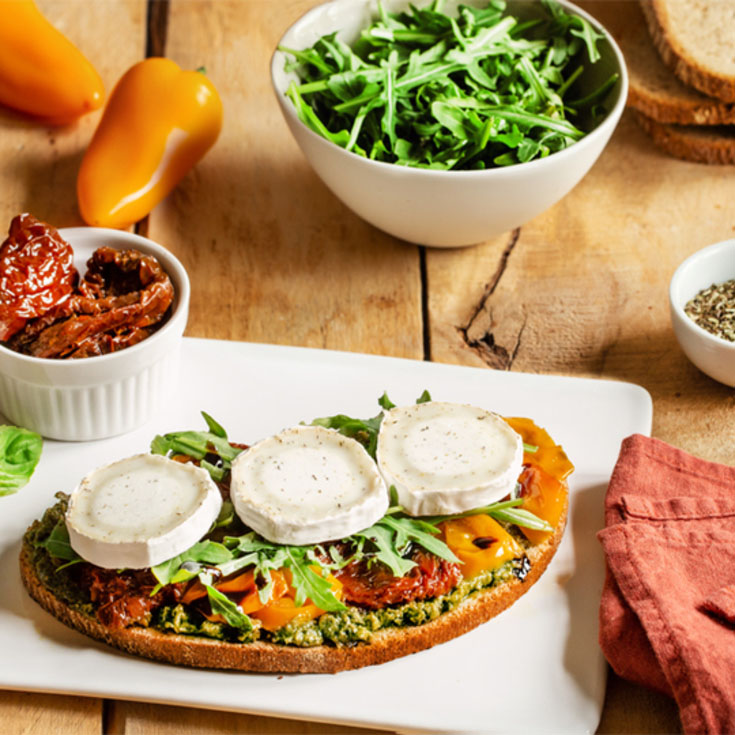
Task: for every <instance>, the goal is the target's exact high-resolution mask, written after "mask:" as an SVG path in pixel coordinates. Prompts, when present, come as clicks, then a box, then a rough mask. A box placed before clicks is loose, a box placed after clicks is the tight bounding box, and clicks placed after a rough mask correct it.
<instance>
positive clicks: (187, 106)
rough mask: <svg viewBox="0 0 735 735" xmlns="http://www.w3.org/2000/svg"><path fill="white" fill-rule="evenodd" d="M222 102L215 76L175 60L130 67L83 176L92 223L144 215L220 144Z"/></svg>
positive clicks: (80, 183)
mask: <svg viewBox="0 0 735 735" xmlns="http://www.w3.org/2000/svg"><path fill="white" fill-rule="evenodd" d="M221 127H222V102H221V100H220V97H219V94H217V90H216V89H215V87H214V85H213V84H212V82H211V81H210V80H209V79H207V77H206V76H205V75H204V74H203V73H201V72H198V71H183V70H182V69H180V68H179V66H178V65H177V64H176V63H174V62H173V61H171V60H170V59H164V58H152V59H146V60H145V61H141V62H140V63H138V64H136V65H135V66H133V67H131V68H130V69H129V70H128V71H127V72H126V73H125V74H124V75H123V77H122V78H121V79H120V81H119V82H118V83H117V86H116V87H115V89H114V90H113V91H112V94H111V95H110V99H109V101H108V103H107V106H106V107H105V111H104V113H103V115H102V119H101V120H100V123H99V126H98V127H97V130H96V131H95V134H94V137H93V138H92V142H91V143H90V145H89V148H88V149H87V152H86V153H85V155H84V158H83V160H82V165H81V168H80V170H79V176H78V178H77V198H78V201H79V211H80V212H81V215H82V217H83V219H84V221H85V222H86V223H87V224H89V225H95V226H99V227H118V228H124V227H128V226H130V225H131V224H133V223H134V222H137V221H138V220H140V219H142V218H143V217H145V216H146V215H147V214H148V213H149V212H150V211H151V210H152V209H153V208H154V207H155V206H156V205H157V204H158V203H159V202H160V201H161V200H162V199H164V198H165V197H166V196H167V195H168V194H169V192H170V191H171V190H172V189H173V188H174V187H175V186H176V185H177V184H178V183H179V181H180V180H181V179H182V178H183V177H184V176H185V175H186V173H187V172H188V171H189V170H190V169H191V168H192V167H193V166H194V164H196V163H197V161H199V160H200V159H201V158H202V156H203V155H204V154H205V153H206V152H207V151H208V150H209V149H210V148H211V146H212V145H214V142H215V141H216V140H217V137H218V136H219V133H220V129H221Z"/></svg>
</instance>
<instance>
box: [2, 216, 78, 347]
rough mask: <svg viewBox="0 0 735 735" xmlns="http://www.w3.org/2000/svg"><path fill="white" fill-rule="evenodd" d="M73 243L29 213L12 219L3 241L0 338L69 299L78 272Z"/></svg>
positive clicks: (16, 330) (6, 336)
mask: <svg viewBox="0 0 735 735" xmlns="http://www.w3.org/2000/svg"><path fill="white" fill-rule="evenodd" d="M73 258H74V253H73V252H72V248H71V245H69V244H68V243H67V242H65V241H64V240H63V239H62V238H61V236H60V235H59V233H58V232H57V231H56V230H55V229H54V228H53V227H50V226H49V225H47V224H44V223H43V222H39V221H38V220H37V219H36V218H35V217H33V216H32V215H30V214H19V215H18V216H17V217H14V218H13V220H12V221H11V223H10V229H9V231H8V238H7V239H6V240H5V242H3V244H2V245H0V341H3V342H4V341H6V340H8V339H10V338H11V337H12V336H13V335H14V334H16V333H17V332H19V331H20V330H21V329H23V327H24V326H25V325H26V323H27V322H28V320H29V319H35V318H37V317H40V316H43V315H44V314H46V313H47V312H49V311H50V310H51V309H53V308H54V307H56V306H58V305H59V304H62V303H63V302H64V301H66V300H68V299H69V296H70V295H71V293H72V290H73V288H74V285H75V283H76V282H77V279H78V274H77V271H76V269H75V268H74V263H73Z"/></svg>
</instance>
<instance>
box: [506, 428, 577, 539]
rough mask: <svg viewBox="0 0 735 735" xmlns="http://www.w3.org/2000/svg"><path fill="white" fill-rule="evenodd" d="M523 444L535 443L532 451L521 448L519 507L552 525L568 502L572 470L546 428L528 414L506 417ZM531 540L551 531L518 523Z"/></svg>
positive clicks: (562, 451)
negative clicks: (528, 416) (522, 451)
mask: <svg viewBox="0 0 735 735" xmlns="http://www.w3.org/2000/svg"><path fill="white" fill-rule="evenodd" d="M506 421H507V422H508V424H509V425H510V427H511V428H512V429H513V430H514V431H517V432H518V433H519V434H520V435H521V437H522V438H523V441H524V442H525V443H526V444H529V445H533V446H535V447H536V451H534V452H524V454H523V472H522V473H521V476H520V477H519V478H518V480H519V482H520V484H521V497H522V498H523V505H521V508H523V509H524V510H527V511H529V513H533V514H534V515H536V516H538V517H539V518H542V519H543V520H545V521H548V522H549V523H550V524H551V525H552V526H553V527H554V528H556V526H557V525H558V524H559V519H560V518H561V516H562V513H563V512H564V508H565V507H566V504H567V495H568V488H567V481H566V478H567V477H568V476H569V475H570V474H571V473H572V472H573V471H574V465H573V464H572V463H571V462H570V461H569V458H568V457H567V455H566V453H565V452H564V450H563V449H562V448H561V447H560V446H559V445H558V444H556V442H555V441H554V440H553V439H552V438H551V437H550V436H549V434H548V432H547V431H546V429H542V428H541V427H540V426H536V424H535V423H534V422H533V421H531V419H527V418H506ZM521 531H522V532H523V534H524V535H525V537H526V538H527V539H528V540H529V541H530V542H531V543H532V544H541V543H543V542H544V541H545V540H546V539H547V538H548V537H549V536H551V534H552V532H551V531H536V530H534V529H532V528H524V527H521Z"/></svg>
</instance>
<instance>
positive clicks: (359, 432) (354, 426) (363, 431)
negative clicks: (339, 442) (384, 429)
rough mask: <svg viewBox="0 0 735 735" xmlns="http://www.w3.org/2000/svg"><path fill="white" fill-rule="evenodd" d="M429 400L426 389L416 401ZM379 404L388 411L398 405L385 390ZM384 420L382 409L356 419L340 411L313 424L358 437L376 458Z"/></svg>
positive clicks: (351, 436) (312, 423)
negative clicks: (379, 433) (363, 417)
mask: <svg viewBox="0 0 735 735" xmlns="http://www.w3.org/2000/svg"><path fill="white" fill-rule="evenodd" d="M427 401H431V396H430V395H429V391H427V390H425V391H424V392H423V393H422V394H421V395H420V396H419V397H418V399H417V400H416V403H426V402H427ZM378 405H379V406H380V407H381V408H382V409H384V410H386V411H390V409H391V408H395V407H396V404H395V403H393V401H391V399H390V398H388V393H387V392H385V391H384V392H383V395H382V396H380V398H378ZM382 421H383V413H382V411H381V413H379V414H378V415H377V416H373V417H372V418H371V419H356V418H353V417H352V416H346V415H345V414H342V413H340V414H337V415H336V416H325V417H324V418H318V419H314V420H313V421H312V422H311V425H312V426H323V427H324V428H325V429H335V430H336V431H338V432H339V433H340V434H343V435H344V436H348V437H350V438H351V439H356V440H357V441H359V442H360V444H362V445H363V446H364V447H365V449H366V451H367V453H368V454H369V455H370V456H371V457H372V458H373V459H375V450H376V449H377V447H378V432H379V431H380V424H381V423H382Z"/></svg>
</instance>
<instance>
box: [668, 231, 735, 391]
mask: <svg viewBox="0 0 735 735" xmlns="http://www.w3.org/2000/svg"><path fill="white" fill-rule="evenodd" d="M733 278H735V239H734V240H723V241H722V242H718V243H715V244H714V245H710V246H708V247H706V248H703V249H702V250H698V251H697V252H696V253H694V254H693V255H690V256H689V257H688V258H687V259H686V260H685V261H684V262H683V263H682V264H681V265H680V266H679V267H678V268H677V269H676V272H675V273H674V275H673V276H672V278H671V283H670V285H669V307H670V311H671V324H672V326H673V327H674V334H675V335H676V338H677V340H679V344H680V345H681V349H682V350H683V351H684V354H685V355H686V356H687V357H688V358H689V359H690V360H691V361H692V362H693V363H694V364H695V365H696V366H697V367H698V368H699V369H700V370H701V371H702V372H703V373H706V374H707V375H709V376H710V378H714V379H715V380H717V381H719V382H720V383H724V384H725V385H729V386H735V342H729V341H728V340H726V339H722V338H721V337H716V336H715V335H714V334H710V333H709V332H708V331H707V330H706V329H703V328H702V327H700V326H699V324H697V323H696V322H695V321H694V320H693V319H691V318H690V317H689V316H687V314H686V312H685V311H684V308H685V307H686V305H687V303H688V302H689V300H690V299H692V298H694V296H696V295H697V294H698V293H699V292H700V291H702V290H703V289H705V288H709V287H710V286H711V285H712V284H715V283H724V282H725V281H729V280H731V279H733Z"/></svg>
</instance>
